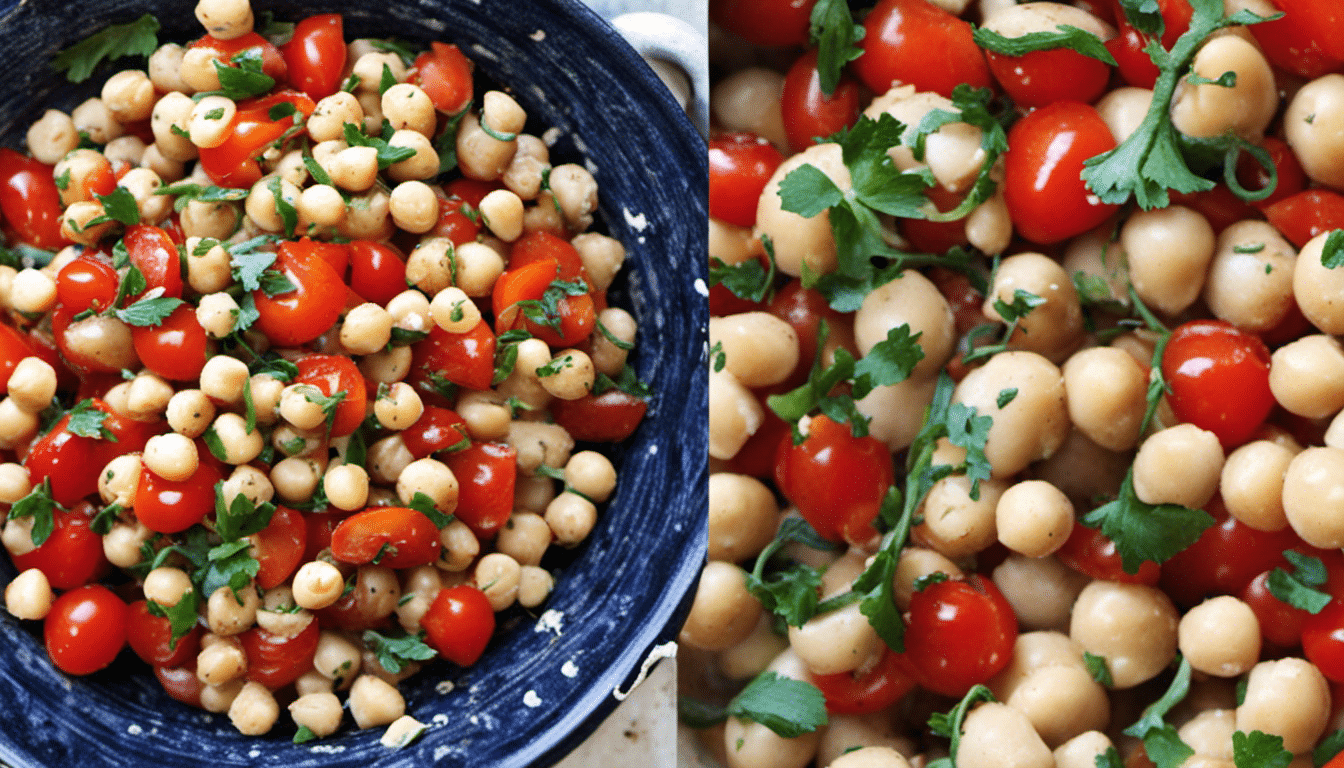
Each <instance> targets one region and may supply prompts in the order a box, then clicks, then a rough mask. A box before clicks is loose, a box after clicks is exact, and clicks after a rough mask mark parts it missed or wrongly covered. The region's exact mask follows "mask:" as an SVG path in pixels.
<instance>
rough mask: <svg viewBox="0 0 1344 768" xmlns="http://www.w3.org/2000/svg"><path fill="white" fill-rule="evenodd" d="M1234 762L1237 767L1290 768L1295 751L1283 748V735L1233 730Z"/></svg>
mask: <svg viewBox="0 0 1344 768" xmlns="http://www.w3.org/2000/svg"><path fill="white" fill-rule="evenodd" d="M1232 762H1233V764H1234V765H1236V767H1237V768H1288V764H1289V763H1291V762H1293V753H1292V752H1289V751H1288V750H1286V749H1284V748H1283V737H1282V736H1273V735H1270V734H1268V733H1263V732H1261V731H1251V732H1250V733H1244V732H1242V731H1233V732H1232Z"/></svg>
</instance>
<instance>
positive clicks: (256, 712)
mask: <svg viewBox="0 0 1344 768" xmlns="http://www.w3.org/2000/svg"><path fill="white" fill-rule="evenodd" d="M279 717H280V705H279V704H277V703H276V701H275V696H274V695H273V694H272V693H271V691H270V689H269V688H267V687H266V686H264V685H262V684H261V683H258V682H254V681H248V682H246V683H244V684H243V689H242V690H241V691H239V692H238V696H237V698H235V699H234V700H233V703H232V704H230V705H229V722H231V723H233V727H234V728H237V729H238V732H239V733H242V734H244V735H246V736H260V735H261V734H263V733H268V732H269V731H270V730H271V728H272V727H274V726H275V721H276V720H277V719H279Z"/></svg>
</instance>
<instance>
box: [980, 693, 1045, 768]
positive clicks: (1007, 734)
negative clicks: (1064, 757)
mask: <svg viewBox="0 0 1344 768" xmlns="http://www.w3.org/2000/svg"><path fill="white" fill-rule="evenodd" d="M1054 762H1055V761H1054V756H1053V755H1052V754H1051V753H1050V748H1049V747H1048V746H1046V744H1045V742H1044V741H1043V740H1042V739H1041V737H1040V736H1039V735H1037V733H1036V729H1035V728H1034V727H1033V726H1032V723H1031V721H1030V720H1029V719H1028V718H1027V716H1026V715H1025V714H1023V713H1022V712H1021V711H1019V710H1017V709H1015V708H1013V707H1010V706H1008V705H1007V704H999V703H998V702H992V701H991V702H988V703H986V704H981V705H980V706H979V707H977V708H975V709H974V710H972V711H971V713H970V714H969V715H967V716H966V720H965V722H964V724H963V727H962V736H961V748H960V749H959V750H958V751H957V765H958V766H959V768H1007V767H1008V766H1011V767H1012V768H1051V766H1053V765H1054Z"/></svg>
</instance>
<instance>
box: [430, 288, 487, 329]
mask: <svg viewBox="0 0 1344 768" xmlns="http://www.w3.org/2000/svg"><path fill="white" fill-rule="evenodd" d="M429 314H430V317H432V318H434V324H435V325H437V326H439V327H440V328H442V329H443V330H445V331H447V332H449V333H466V332H467V331H470V330H471V329H473V328H475V327H476V325H477V324H478V323H480V322H481V310H480V307H478V306H476V303H475V302H473V301H472V300H471V297H469V296H467V294H466V291H463V290H462V289H461V288H458V287H457V286H452V285H450V286H448V287H447V288H444V289H443V290H441V291H439V292H438V293H436V294H434V300H433V301H431V302H430V303H429Z"/></svg>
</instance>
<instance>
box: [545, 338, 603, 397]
mask: <svg viewBox="0 0 1344 768" xmlns="http://www.w3.org/2000/svg"><path fill="white" fill-rule="evenodd" d="M534 370H535V371H536V372H537V374H538V377H537V380H538V381H539V382H540V383H541V386H542V388H544V389H545V390H546V391H547V392H548V393H550V394H551V395H552V396H553V397H556V398H558V399H560V400H578V399H579V398H581V397H583V396H585V395H587V394H588V393H589V392H591V391H592V389H593V381H594V376H595V373H594V371H593V361H592V358H590V357H588V354H587V353H586V352H583V351H582V350H578V349H565V350H561V351H560V352H558V353H556V355H555V357H552V358H551V359H550V360H549V361H548V362H547V363H546V365H545V366H544V367H542V368H537V369H534ZM542 371H545V372H546V373H545V374H544V375H543V374H542Z"/></svg>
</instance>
